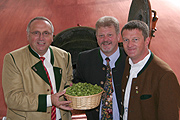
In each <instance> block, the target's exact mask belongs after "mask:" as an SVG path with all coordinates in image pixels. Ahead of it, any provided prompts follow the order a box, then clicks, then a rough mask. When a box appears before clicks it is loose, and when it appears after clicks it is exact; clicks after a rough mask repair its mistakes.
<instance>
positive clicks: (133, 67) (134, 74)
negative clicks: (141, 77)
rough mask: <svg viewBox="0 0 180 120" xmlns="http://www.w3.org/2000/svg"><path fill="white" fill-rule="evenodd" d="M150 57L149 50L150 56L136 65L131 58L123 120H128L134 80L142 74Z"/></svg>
mask: <svg viewBox="0 0 180 120" xmlns="http://www.w3.org/2000/svg"><path fill="white" fill-rule="evenodd" d="M150 55H151V52H150V50H149V54H148V55H147V56H146V57H145V58H144V59H143V60H141V61H139V62H138V63H136V64H133V62H132V60H131V59H130V58H129V64H130V65H131V69H130V75H129V79H128V82H127V85H126V90H125V95H124V115H123V120H128V106H129V98H130V92H131V85H132V80H133V78H137V74H138V73H139V72H140V70H141V69H142V68H143V67H144V65H145V64H146V63H147V61H148V59H149V57H150Z"/></svg>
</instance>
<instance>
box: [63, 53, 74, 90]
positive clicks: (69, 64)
mask: <svg viewBox="0 0 180 120" xmlns="http://www.w3.org/2000/svg"><path fill="white" fill-rule="evenodd" d="M66 63H67V65H66V75H67V81H66V84H65V85H64V88H67V87H69V86H70V84H71V83H72V79H73V68H72V62H71V54H70V53H69V52H68V54H67V58H66Z"/></svg>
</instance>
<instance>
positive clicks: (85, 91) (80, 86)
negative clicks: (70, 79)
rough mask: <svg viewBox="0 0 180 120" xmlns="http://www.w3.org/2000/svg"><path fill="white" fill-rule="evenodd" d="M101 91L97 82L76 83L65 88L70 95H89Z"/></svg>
mask: <svg viewBox="0 0 180 120" xmlns="http://www.w3.org/2000/svg"><path fill="white" fill-rule="evenodd" d="M100 92H102V89H101V87H100V86H98V85H97V84H95V85H92V84H90V83H81V82H79V83H77V84H73V85H72V86H71V87H68V88H67V89H66V94H68V95H72V96H89V95H94V94H98V93H100Z"/></svg>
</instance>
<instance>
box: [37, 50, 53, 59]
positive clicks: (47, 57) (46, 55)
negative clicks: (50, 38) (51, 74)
mask: <svg viewBox="0 0 180 120" xmlns="http://www.w3.org/2000/svg"><path fill="white" fill-rule="evenodd" d="M38 55H39V54H38ZM39 57H41V56H40V55H39ZM42 57H45V60H47V61H48V62H50V58H51V54H50V49H49V48H48V50H47V51H46V53H45V54H44V55H43V56H42Z"/></svg>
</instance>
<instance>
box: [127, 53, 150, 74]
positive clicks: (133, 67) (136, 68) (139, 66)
mask: <svg viewBox="0 0 180 120" xmlns="http://www.w3.org/2000/svg"><path fill="white" fill-rule="evenodd" d="M150 55H151V52H150V50H149V53H148V55H147V56H146V57H145V58H144V59H143V60H141V61H139V62H138V63H136V64H133V62H132V60H131V58H129V64H130V65H131V70H130V73H131V72H133V71H134V73H135V76H136V77H137V74H138V73H139V71H140V70H141V69H142V68H143V67H144V66H145V64H146V63H147V61H148V59H149V58H150Z"/></svg>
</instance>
